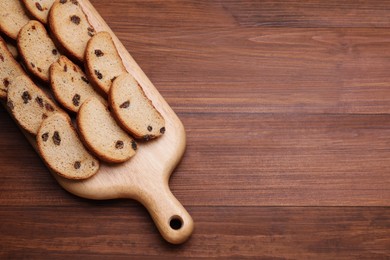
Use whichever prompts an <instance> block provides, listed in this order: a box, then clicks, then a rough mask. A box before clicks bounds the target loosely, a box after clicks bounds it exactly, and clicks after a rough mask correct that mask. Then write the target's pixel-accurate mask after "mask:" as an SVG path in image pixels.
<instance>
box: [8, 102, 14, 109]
mask: <svg viewBox="0 0 390 260" xmlns="http://www.w3.org/2000/svg"><path fill="white" fill-rule="evenodd" d="M7 106H8V108H9V109H11V110H14V103H13V102H12V101H11V100H8V102H7Z"/></svg>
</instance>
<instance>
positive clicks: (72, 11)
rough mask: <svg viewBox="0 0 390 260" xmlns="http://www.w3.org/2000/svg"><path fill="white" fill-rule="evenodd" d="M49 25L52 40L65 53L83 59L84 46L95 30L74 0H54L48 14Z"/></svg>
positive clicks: (75, 58) (76, 58) (79, 59)
mask: <svg viewBox="0 0 390 260" xmlns="http://www.w3.org/2000/svg"><path fill="white" fill-rule="evenodd" d="M49 26H50V29H51V32H52V36H53V39H54V41H55V42H56V43H57V44H58V45H59V46H61V49H63V50H64V51H65V52H66V54H67V55H68V56H69V57H70V58H72V59H74V60H78V61H84V54H85V48H86V46H87V43H88V41H89V39H90V38H91V37H92V36H93V35H94V34H95V30H94V28H93V27H92V25H91V24H90V23H89V21H88V18H87V16H86V15H85V13H84V12H83V10H82V9H81V6H80V5H79V3H78V2H77V1H76V0H60V1H56V2H55V3H54V4H53V6H52V8H51V10H50V14H49Z"/></svg>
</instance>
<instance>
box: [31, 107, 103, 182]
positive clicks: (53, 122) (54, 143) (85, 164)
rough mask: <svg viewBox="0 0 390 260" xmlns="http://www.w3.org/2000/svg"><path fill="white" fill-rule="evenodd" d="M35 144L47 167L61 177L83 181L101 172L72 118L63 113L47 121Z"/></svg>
mask: <svg viewBox="0 0 390 260" xmlns="http://www.w3.org/2000/svg"><path fill="white" fill-rule="evenodd" d="M36 140H37V144H38V150H39V153H40V154H41V157H42V159H43V160H44V161H45V163H46V165H47V166H48V167H49V168H50V169H51V170H52V171H53V172H55V173H57V174H58V175H60V176H62V177H65V178H67V179H75V180H82V179H87V178H89V177H91V176H93V175H94V174H95V173H96V172H97V171H98V170H99V166H100V163H99V161H98V160H97V159H96V158H95V157H94V156H92V155H91V154H90V153H89V152H88V151H87V150H86V149H85V147H84V146H83V144H82V143H81V141H80V139H79V137H78V135H77V132H76V131H75V129H74V128H73V125H72V123H71V121H70V119H69V117H68V116H67V115H65V114H63V113H55V114H54V115H51V116H50V117H48V118H47V119H45V120H44V121H43V122H42V125H41V127H40V128H39V131H38V134H37V137H36Z"/></svg>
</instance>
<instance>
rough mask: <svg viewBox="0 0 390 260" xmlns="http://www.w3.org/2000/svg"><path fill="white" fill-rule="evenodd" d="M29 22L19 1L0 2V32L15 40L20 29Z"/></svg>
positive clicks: (6, 0)
mask: <svg viewBox="0 0 390 260" xmlns="http://www.w3.org/2000/svg"><path fill="white" fill-rule="evenodd" d="M28 21H30V18H29V17H28V16H27V14H26V12H25V10H24V8H23V5H22V4H21V3H20V1H19V0H1V1H0V30H1V31H2V32H3V33H4V34H6V35H7V36H8V37H10V38H12V39H14V40H16V38H17V37H18V33H19V31H20V29H22V27H23V26H24V25H25V24H27V23H28Z"/></svg>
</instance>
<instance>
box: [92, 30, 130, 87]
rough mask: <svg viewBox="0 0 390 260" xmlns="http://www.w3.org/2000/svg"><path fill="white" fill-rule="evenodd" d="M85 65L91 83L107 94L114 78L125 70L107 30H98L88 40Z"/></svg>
mask: <svg viewBox="0 0 390 260" xmlns="http://www.w3.org/2000/svg"><path fill="white" fill-rule="evenodd" d="M85 66H86V73H87V75H88V76H89V79H90V80H91V82H92V84H93V85H94V86H95V87H96V89H98V90H99V91H100V92H102V93H103V94H108V92H109V90H110V87H111V84H112V82H113V81H114V79H115V78H117V77H119V76H120V75H122V74H123V73H126V72H127V71H126V68H125V66H124V65H123V62H122V59H121V57H120V56H119V53H118V51H117V49H116V47H115V44H114V42H113V40H112V38H111V35H110V34H109V33H108V32H99V33H97V34H96V35H95V36H94V37H92V39H91V40H90V41H89V42H88V45H87V50H86V53H85Z"/></svg>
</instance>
